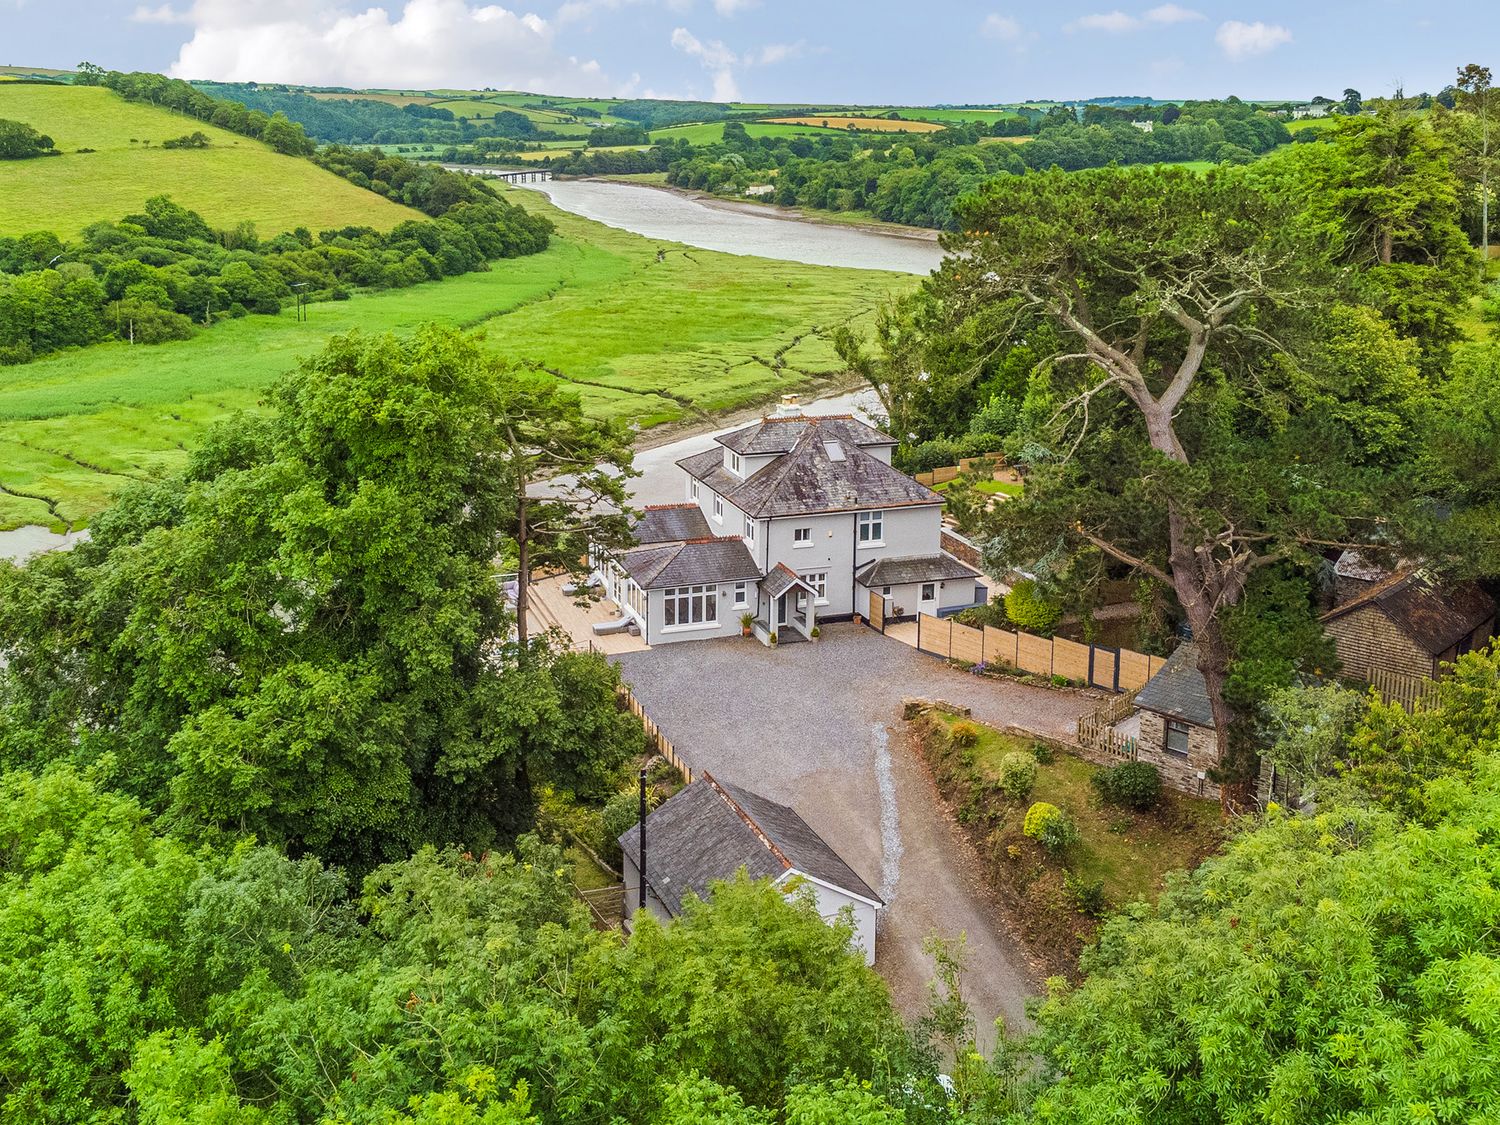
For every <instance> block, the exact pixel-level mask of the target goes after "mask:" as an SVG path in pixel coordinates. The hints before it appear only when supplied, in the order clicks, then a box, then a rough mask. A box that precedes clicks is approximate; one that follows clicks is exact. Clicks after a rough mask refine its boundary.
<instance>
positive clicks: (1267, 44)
mask: <svg viewBox="0 0 1500 1125" xmlns="http://www.w3.org/2000/svg"><path fill="white" fill-rule="evenodd" d="M1214 41H1215V42H1217V43H1218V44H1219V46H1220V48H1222V49H1223V51H1224V53H1225V54H1226V55H1228V56H1229V57H1230V58H1232V59H1243V58H1248V57H1250V56H1251V55H1263V54H1265V53H1266V52H1267V51H1271V50H1275V49H1276V48H1277V47H1279V46H1281V45H1282V44H1283V43H1290V42H1291V41H1292V33H1291V32H1290V31H1288V30H1287V29H1286V28H1284V27H1282V26H1281V25H1280V24H1274V23H1262V22H1261V21H1260V20H1256V21H1255V22H1254V23H1243V22H1241V21H1240V20H1229V21H1228V22H1226V23H1221V24H1220V25H1219V30H1218V31H1217V32H1215V33H1214Z"/></svg>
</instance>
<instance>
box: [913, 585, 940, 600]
mask: <svg viewBox="0 0 1500 1125" xmlns="http://www.w3.org/2000/svg"><path fill="white" fill-rule="evenodd" d="M928 590H931V591H932V593H930V594H929V593H928V592H927V591H928ZM937 600H938V596H937V583H936V582H923V583H922V588H921V589H920V590H918V591H917V601H919V602H935V601H937Z"/></svg>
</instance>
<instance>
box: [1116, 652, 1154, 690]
mask: <svg viewBox="0 0 1500 1125" xmlns="http://www.w3.org/2000/svg"><path fill="white" fill-rule="evenodd" d="M1150 678H1151V658H1150V657H1149V656H1145V655H1142V654H1141V653H1139V652H1132V651H1131V650H1130V649H1128V648H1122V649H1121V650H1120V690H1121V691H1139V690H1140V689H1141V688H1143V687H1145V686H1146V681H1147V680H1149V679H1150Z"/></svg>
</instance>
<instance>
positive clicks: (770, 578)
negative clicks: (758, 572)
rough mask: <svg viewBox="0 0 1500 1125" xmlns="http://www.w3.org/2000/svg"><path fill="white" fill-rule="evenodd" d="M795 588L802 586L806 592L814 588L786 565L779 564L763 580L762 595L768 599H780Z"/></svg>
mask: <svg viewBox="0 0 1500 1125" xmlns="http://www.w3.org/2000/svg"><path fill="white" fill-rule="evenodd" d="M793 586H801V587H802V588H803V589H805V590H809V591H811V590H812V586H811V585H810V584H809V583H808V582H807V581H806V580H805V579H804V578H803V577H802V576H801V575H799V574H798V573H797V572H796V571H795V570H793V569H792V568H791V567H789V566H787V565H786V563H777V564H776V565H775V566H773V567H772V568H771V572H770V573H769V574H767V575H766V576H765V578H764V579H762V580H761V584H760V589H761V593H763V594H765V595H766V597H768V598H779V597H781V595H782V594H784V593H786V592H787V591H788V590H790V589H791V588H792V587H793Z"/></svg>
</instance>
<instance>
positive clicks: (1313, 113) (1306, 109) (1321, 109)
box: [1292, 102, 1328, 121]
mask: <svg viewBox="0 0 1500 1125" xmlns="http://www.w3.org/2000/svg"><path fill="white" fill-rule="evenodd" d="M1327 116H1328V106H1326V105H1322V104H1320V103H1316V102H1314V103H1312V104H1310V105H1299V106H1293V107H1292V120H1293V121H1301V120H1302V119H1303V118H1304V117H1327Z"/></svg>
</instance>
